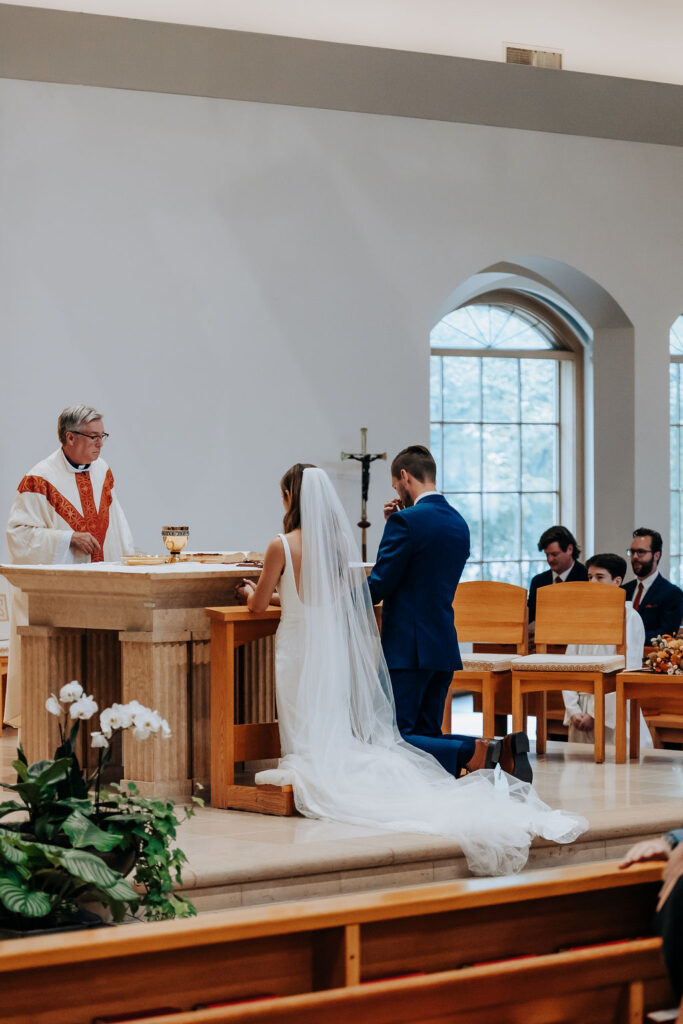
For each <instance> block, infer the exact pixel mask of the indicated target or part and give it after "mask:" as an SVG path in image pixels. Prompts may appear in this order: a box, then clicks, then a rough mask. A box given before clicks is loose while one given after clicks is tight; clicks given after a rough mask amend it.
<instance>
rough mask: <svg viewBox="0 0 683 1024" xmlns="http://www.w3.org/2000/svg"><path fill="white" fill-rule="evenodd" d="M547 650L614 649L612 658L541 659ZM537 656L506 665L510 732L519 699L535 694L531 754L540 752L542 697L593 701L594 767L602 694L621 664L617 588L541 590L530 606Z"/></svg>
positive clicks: (622, 621) (600, 740)
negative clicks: (553, 694) (564, 695)
mask: <svg viewBox="0 0 683 1024" xmlns="http://www.w3.org/2000/svg"><path fill="white" fill-rule="evenodd" d="M551 644H600V645H605V646H606V645H612V646H615V647H616V651H617V653H616V655H608V656H600V655H596V656H583V657H581V656H578V657H572V656H567V655H566V654H554V655H553V654H547V649H548V646H549V645H551ZM536 651H537V652H538V653H537V654H531V655H527V656H526V657H524V658H517V659H516V660H515V661H514V662H513V665H512V727H513V729H514V730H515V731H517V730H518V729H521V728H522V727H523V720H524V697H525V695H526V694H529V693H536V694H538V695H539V697H540V698H541V699H540V701H539V709H538V717H537V720H536V753H538V754H543V753H545V749H546V694H547V693H548V692H549V691H553V690H554V691H558V690H578V691H579V692H581V693H592V694H593V695H594V697H595V744H594V759H595V761H596V763H600V762H602V761H604V760H605V694H606V693H613V692H614V691H615V690H616V673H617V672H620V671H622V670H623V669H624V667H625V664H626V659H625V654H626V611H625V594H624V591H623V590H622V589H621V587H608V586H599V585H597V584H593V583H563V584H562V585H561V586H549V587H542V588H541V589H540V590H539V592H538V600H537V605H536Z"/></svg>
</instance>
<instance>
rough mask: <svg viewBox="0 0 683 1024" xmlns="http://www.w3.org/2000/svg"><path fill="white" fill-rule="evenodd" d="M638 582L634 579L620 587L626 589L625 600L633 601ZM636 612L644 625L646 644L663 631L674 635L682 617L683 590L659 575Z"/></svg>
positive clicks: (644, 595)
mask: <svg viewBox="0 0 683 1024" xmlns="http://www.w3.org/2000/svg"><path fill="white" fill-rule="evenodd" d="M638 582H639V581H638V580H637V579H636V580H630V581H629V582H628V583H625V584H624V586H623V588H622V589H623V590H625V591H626V600H627V601H633V599H634V597H635V595H636V588H637V586H638ZM638 614H639V615H640V617H641V619H642V620H643V625H644V626H645V643H646V644H649V643H650V640H651V639H652V637H653V636H660V635H661V634H663V633H668V634H669V636H676V633H677V632H678V630H679V627H680V625H681V619H683V590H681V589H680V587H677V586H676V584H675V583H671V581H670V580H666V579H664V577H663V576H662V575H659V576H658V577H657V579H656V580H655V581H654V583H653V584H652V586H651V587H649V588H648V589H647V590H646V591H645V593H644V594H643V600H642V601H641V603H640V607H639V608H638Z"/></svg>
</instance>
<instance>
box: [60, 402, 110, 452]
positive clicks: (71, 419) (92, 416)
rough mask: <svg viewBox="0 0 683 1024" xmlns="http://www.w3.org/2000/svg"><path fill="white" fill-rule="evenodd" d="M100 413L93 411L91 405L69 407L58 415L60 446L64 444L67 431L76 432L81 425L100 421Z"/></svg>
mask: <svg viewBox="0 0 683 1024" xmlns="http://www.w3.org/2000/svg"><path fill="white" fill-rule="evenodd" d="M101 419H102V413H101V412H98V411H97V409H93V407H92V406H91V405H69V406H67V407H66V409H63V410H62V412H60V414H59V419H58V420H57V434H58V435H59V440H60V442H61V443H62V444H66V434H67V431H68V430H78V428H79V427H80V426H81V425H82V424H83V423H92V421H93V420H101Z"/></svg>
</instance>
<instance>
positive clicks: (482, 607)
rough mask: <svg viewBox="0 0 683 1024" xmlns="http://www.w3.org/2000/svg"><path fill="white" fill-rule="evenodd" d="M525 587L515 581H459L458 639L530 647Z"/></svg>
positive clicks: (456, 601)
mask: <svg viewBox="0 0 683 1024" xmlns="http://www.w3.org/2000/svg"><path fill="white" fill-rule="evenodd" d="M526 597H527V594H526V590H525V589H524V587H515V586H513V584H512V583H493V582H492V581H489V580H483V581H482V580H471V581H470V582H468V583H459V584H458V589H457V590H456V592H455V598H454V599H453V616H454V618H455V628H456V629H457V631H458V639H459V640H462V641H464V642H467V643H484V644H512V645H514V646H515V647H516V648H517V654H526V653H527V651H528V649H529V639H528V628H527V627H528V618H529V616H528V611H527V605H526Z"/></svg>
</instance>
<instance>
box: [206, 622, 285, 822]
mask: <svg viewBox="0 0 683 1024" xmlns="http://www.w3.org/2000/svg"><path fill="white" fill-rule="evenodd" d="M205 612H206V614H207V615H208V616H209V618H210V619H211V798H210V804H211V806H212V807H224V808H225V807H232V808H234V809H236V810H241V811H258V812H260V813H261V814H280V815H290V814H294V813H295V809H294V793H293V790H292V787H291V786H256V785H252V786H244V785H241V786H240V785H236V784H235V762H241V761H260V760H270V759H272V758H277V757H279V756H280V733H279V730H278V725H277V722H249V723H245V724H242V723H238V722H236V721H235V717H236V715H235V650H236V648H237V647H241V646H242V645H243V644H247V643H250V642H252V641H254V640H260V639H261V638H262V637H266V636H272V635H273V633H275V631H276V629H277V627H278V624H279V622H280V609H279V608H278V607H275V606H273V605H271V606H269V607H268V608H266V610H265V611H264V612H250V611H249V609H248V608H245V607H244V606H243V605H234V606H229V607H226V608H206V609H205Z"/></svg>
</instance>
